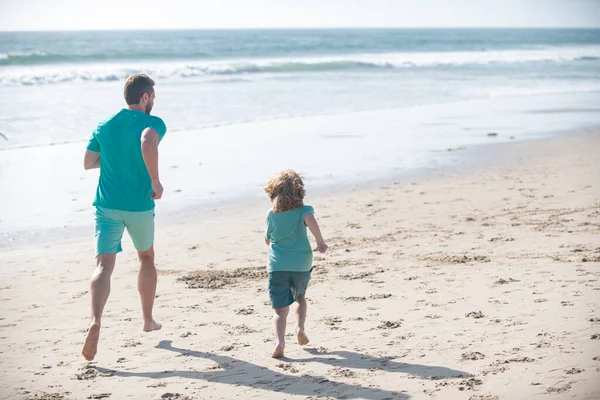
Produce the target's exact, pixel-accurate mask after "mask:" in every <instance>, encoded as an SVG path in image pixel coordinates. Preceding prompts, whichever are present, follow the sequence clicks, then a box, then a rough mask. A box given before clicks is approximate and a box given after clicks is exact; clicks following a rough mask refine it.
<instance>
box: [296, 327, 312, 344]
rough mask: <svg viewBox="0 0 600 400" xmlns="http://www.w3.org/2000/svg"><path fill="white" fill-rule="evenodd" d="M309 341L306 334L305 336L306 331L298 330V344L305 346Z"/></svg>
mask: <svg viewBox="0 0 600 400" xmlns="http://www.w3.org/2000/svg"><path fill="white" fill-rule="evenodd" d="M309 342H310V340H309V339H308V336H306V333H304V331H301V330H298V344H299V345H300V346H306V345H307V344H308V343H309Z"/></svg>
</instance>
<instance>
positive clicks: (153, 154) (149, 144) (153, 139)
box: [141, 128, 164, 200]
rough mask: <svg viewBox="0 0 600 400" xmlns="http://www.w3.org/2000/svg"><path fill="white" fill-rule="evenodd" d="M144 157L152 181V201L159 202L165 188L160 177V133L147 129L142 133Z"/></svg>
mask: <svg viewBox="0 0 600 400" xmlns="http://www.w3.org/2000/svg"><path fill="white" fill-rule="evenodd" d="M141 141H142V157H143V158H144V163H145V164H146V169H147V170H148V174H149V175H150V179H152V200H158V199H160V198H161V197H162V195H163V191H164V189H163V187H162V185H161V183H160V178H159V176H158V142H159V136H158V132H156V130H154V129H152V128H146V129H144V131H143V132H142V138H141Z"/></svg>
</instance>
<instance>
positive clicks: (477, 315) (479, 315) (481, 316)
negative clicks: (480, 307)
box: [465, 311, 485, 319]
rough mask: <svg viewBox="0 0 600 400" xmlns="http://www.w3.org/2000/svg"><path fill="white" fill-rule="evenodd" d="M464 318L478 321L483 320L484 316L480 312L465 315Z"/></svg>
mask: <svg viewBox="0 0 600 400" xmlns="http://www.w3.org/2000/svg"><path fill="white" fill-rule="evenodd" d="M465 317H467V318H475V319H480V318H484V317H485V315H483V313H482V312H481V311H471V312H470V313H468V314H466V315H465Z"/></svg>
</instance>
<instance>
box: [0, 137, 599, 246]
mask: <svg viewBox="0 0 600 400" xmlns="http://www.w3.org/2000/svg"><path fill="white" fill-rule="evenodd" d="M598 132H600V126H591V127H585V128H581V129H577V130H560V131H555V132H548V133H546V134H545V135H544V136H542V137H530V138H525V139H519V138H516V139H517V140H509V141H507V140H506V139H503V138H501V140H503V141H497V139H498V138H497V137H489V142H488V143H480V144H472V145H465V146H460V147H458V148H448V149H447V150H445V151H443V150H440V151H438V152H437V153H439V154H441V155H444V156H445V157H446V158H453V161H451V162H450V163H447V164H446V165H444V166H442V167H439V166H437V165H432V166H429V167H421V168H413V169H409V170H407V171H405V172H400V173H390V174H389V175H388V176H385V177H377V178H375V179H371V180H368V179H363V180H362V181H360V182H348V181H344V182H340V183H333V182H331V183H329V184H326V185H323V186H320V187H318V188H317V189H314V190H310V193H314V194H315V196H319V197H323V196H326V197H332V196H341V195H343V194H344V193H348V192H351V191H352V192H353V191H356V190H359V191H360V190H363V191H366V190H371V189H374V188H377V187H378V186H381V185H386V184H390V183H393V182H397V181H401V182H409V181H417V182H419V181H422V180H432V179H433V180H436V179H438V180H439V179H443V178H444V177H445V176H447V175H452V174H459V175H468V174H470V173H473V172H474V171H475V170H476V169H478V168H493V167H499V166H506V165H509V164H511V163H515V162H517V161H518V160H519V159H520V158H521V157H522V156H524V155H527V156H533V157H536V156H540V155H541V154H538V153H536V151H535V150H534V149H535V147H536V145H541V146H544V145H548V144H549V143H551V142H552V141H557V140H558V141H559V140H567V141H568V140H569V139H572V138H575V139H576V138H586V137H594V136H596V135H598V134H599V133H598ZM265 180H266V178H265ZM305 181H306V182H307V185H309V186H310V185H311V183H312V182H311V180H310V179H305ZM262 193H263V192H262V188H257V190H256V191H255V192H253V194H250V193H245V194H242V195H238V196H235V197H232V198H228V199H220V200H215V201H207V200H202V201H200V202H199V203H197V204H188V205H185V206H181V207H179V208H174V207H170V209H169V208H167V209H166V210H164V209H162V208H163V207H162V204H161V203H160V202H157V224H161V225H163V226H166V227H175V226H176V225H178V224H182V223H184V222H185V221H186V219H188V218H195V219H202V218H208V219H212V218H218V215H219V210H221V209H224V210H238V209H240V208H244V206H240V203H244V204H249V208H250V209H256V208H259V207H260V206H261V205H264V204H266V203H265V200H264V196H262ZM310 193H309V197H310ZM168 194H169V195H171V196H173V194H174V193H168ZM91 198H92V196H91V195H90V203H91ZM87 208H88V211H89V213H88V214H89V215H88V218H87V220H88V221H87V222H83V223H80V224H78V225H76V226H71V227H64V228H63V227H61V228H48V229H43V230H37V231H36V230H31V229H28V230H26V231H25V230H23V231H5V232H4V239H2V238H0V249H2V250H3V251H10V250H20V249H27V248H30V247H36V246H43V247H47V246H51V245H56V244H67V243H72V242H82V241H87V240H88V237H93V218H94V217H93V207H91V206H88V207H87ZM215 212H216V213H217V215H216V216H215V215H214V214H215ZM26 232H27V234H28V235H29V238H26V239H21V240H19V239H16V238H19V237H22V235H24V234H25V233H26ZM90 235H91V236H90ZM11 238H12V239H11Z"/></svg>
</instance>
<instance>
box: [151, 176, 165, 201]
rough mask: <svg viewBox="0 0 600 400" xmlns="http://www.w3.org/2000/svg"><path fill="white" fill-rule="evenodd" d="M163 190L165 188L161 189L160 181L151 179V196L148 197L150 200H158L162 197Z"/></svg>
mask: <svg viewBox="0 0 600 400" xmlns="http://www.w3.org/2000/svg"><path fill="white" fill-rule="evenodd" d="M164 191H165V189H163V186H162V184H161V183H160V181H158V180H157V181H152V197H150V198H151V199H152V200H158V199H160V198H161V197H162V195H163V192H164Z"/></svg>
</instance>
